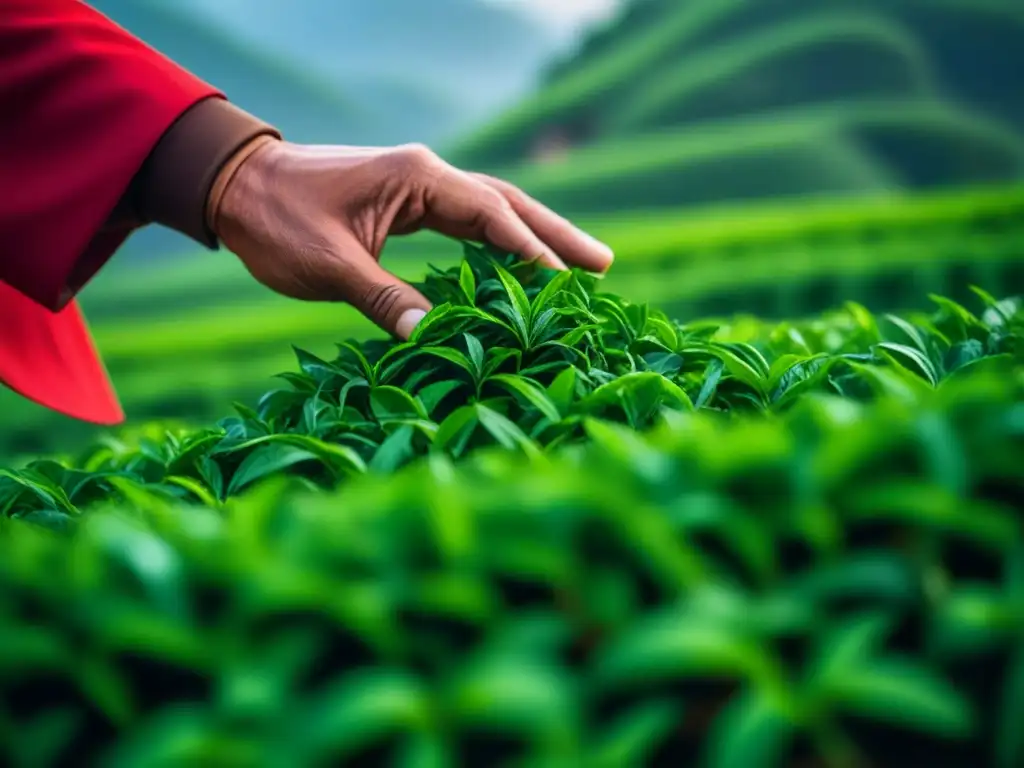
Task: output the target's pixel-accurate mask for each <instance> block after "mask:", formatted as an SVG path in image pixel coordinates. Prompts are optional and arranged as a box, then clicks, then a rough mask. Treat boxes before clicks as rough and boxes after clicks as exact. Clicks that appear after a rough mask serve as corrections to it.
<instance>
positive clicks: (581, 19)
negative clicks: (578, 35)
mask: <svg viewBox="0 0 1024 768" xmlns="http://www.w3.org/2000/svg"><path fill="white" fill-rule="evenodd" d="M489 2H493V3H500V4H503V5H512V6H518V7H520V8H522V9H523V10H524V11H528V12H529V13H530V14H531V15H532V16H534V17H536V18H537V19H540V20H541V21H543V22H544V23H545V24H548V25H550V26H551V27H553V28H554V29H556V30H558V31H559V32H574V31H576V30H578V29H579V28H580V27H581V26H583V25H585V24H587V23H590V22H593V21H600V20H602V19H605V18H608V17H609V16H610V15H611V14H612V13H613V12H614V11H615V9H616V8H617V7H618V6H619V4H620V2H621V0H489Z"/></svg>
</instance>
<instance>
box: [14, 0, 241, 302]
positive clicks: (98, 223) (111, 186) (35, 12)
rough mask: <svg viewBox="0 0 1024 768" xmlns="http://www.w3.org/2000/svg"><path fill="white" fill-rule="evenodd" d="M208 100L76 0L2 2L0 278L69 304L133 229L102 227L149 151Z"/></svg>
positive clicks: (207, 89)
mask: <svg viewBox="0 0 1024 768" xmlns="http://www.w3.org/2000/svg"><path fill="white" fill-rule="evenodd" d="M212 95H221V94H220V93H219V92H218V91H217V90H216V89H215V88H212V87H211V86H209V85H207V84H206V83H204V82H202V81H201V80H198V79H197V78H196V77H194V76H193V75H191V74H189V73H188V72H187V71H185V70H183V69H182V68H180V67H178V66H177V65H175V64H174V63H173V62H171V61H170V60H169V59H167V58H165V57H164V56H162V55H161V54H159V53H157V52H155V51H154V50H152V49H151V48H149V47H147V46H146V45H145V44H143V43H142V42H140V41H139V40H138V39H136V38H135V37H133V36H132V35H130V34H129V33H127V32H126V31H125V30H123V29H121V28H120V27H118V26H117V25H115V24H114V23H113V22H112V21H110V20H109V19H107V18H106V17H105V16H103V15H101V14H100V13H99V12H97V11H95V10H93V9H92V8H89V7H88V6H87V5H85V4H84V3H82V2H79V0H3V3H2V12H0V114H2V115H3V119H2V120H0V153H2V157H3V162H0V282H4V283H7V284H8V285H10V286H13V287H14V288H17V289H18V290H19V291H21V292H22V293H24V294H26V295H27V296H29V297H31V298H32V299H34V300H35V301H37V302H38V303H40V304H42V305H44V306H46V307H48V308H50V309H53V310H56V309H60V308H61V307H63V306H64V305H65V304H67V302H68V301H69V300H70V298H71V297H72V296H73V295H74V293H75V292H76V291H77V290H78V289H79V288H80V287H81V286H82V284H84V283H85V282H86V281H87V280H88V279H89V278H91V277H92V275H93V274H94V273H95V272H96V270H97V269H99V267H100V266H101V265H102V264H103V263H104V262H105V261H106V260H107V259H108V258H109V257H110V256H111V255H112V254H113V252H114V251H115V250H117V248H119V247H120V245H121V244H122V243H123V242H124V240H125V239H126V238H127V236H128V235H129V234H130V232H131V229H132V225H130V224H124V225H122V226H121V227H119V228H104V223H105V222H106V221H107V220H108V218H109V217H110V215H111V213H112V212H113V211H114V208H115V206H116V205H117V203H118V200H119V199H120V198H121V196H122V195H123V194H124V193H125V191H126V190H127V188H128V186H129V184H130V183H131V181H132V178H133V176H134V175H135V173H136V172H137V171H138V170H139V169H140V168H141V166H142V164H143V162H144V161H145V159H146V157H147V155H148V154H149V152H150V151H151V150H152V149H153V147H154V145H155V144H156V143H157V141H158V140H159V139H160V137H161V135H162V134H163V133H164V132H165V131H166V130H167V129H168V128H169V127H170V126H171V124H172V123H174V121H175V120H176V119H177V117H178V116H179V115H181V114H182V113H183V112H184V111H186V110H187V109H188V108H189V107H190V106H192V105H193V104H195V103H196V102H197V101H200V100H202V99H204V98H207V97H209V96H212Z"/></svg>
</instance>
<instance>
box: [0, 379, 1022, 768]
mask: <svg viewBox="0 0 1024 768" xmlns="http://www.w3.org/2000/svg"><path fill="white" fill-rule="evenodd" d="M1022 393H1024V381H1022V380H1021V377H1020V373H1019V371H1018V373H1017V375H1016V377H1015V378H1012V379H1011V378H1007V377H998V376H997V377H990V376H984V375H979V376H972V377H968V378H967V379H965V380H963V381H957V382H955V383H953V384H951V385H950V386H946V387H943V388H941V389H940V390H939V391H938V392H937V393H932V394H930V395H929V396H927V397H926V398H924V400H923V401H922V402H921V403H920V404H919V405H917V406H915V407H913V408H907V406H906V404H905V403H903V402H901V401H899V400H894V399H892V398H889V397H887V398H884V399H882V400H881V401H879V402H876V403H874V404H872V405H861V404H857V403H855V402H853V401H850V400H847V399H843V398H840V397H838V396H836V395H808V396H807V397H805V398H803V400H802V402H801V403H799V404H798V405H797V406H796V407H795V408H794V409H791V410H790V411H789V412H787V413H786V414H785V415H783V416H781V417H779V418H772V419H764V418H760V417H755V416H753V415H750V414H746V415H743V416H740V417H737V418H735V419H729V420H723V419H722V418H721V417H720V416H715V415H713V414H704V413H697V414H692V413H680V414H678V415H677V416H676V417H673V418H672V419H670V420H669V422H668V423H667V424H665V425H663V426H661V427H660V428H658V429H656V430H655V431H654V432H653V433H652V434H651V435H649V436H647V437H641V436H638V435H637V434H636V433H635V432H633V431H631V430H629V429H628V428H625V427H622V426H614V425H609V424H608V423H606V422H602V421H597V420H595V421H587V422H586V423H585V427H584V429H585V430H586V431H587V433H588V434H589V436H590V438H591V440H590V442H589V443H586V444H581V445H580V446H578V447H577V448H575V449H574V450H563V451H559V452H555V453H553V454H550V455H546V456H544V457H537V456H533V457H526V456H518V457H516V456H512V455H510V454H509V452H508V451H506V450H505V449H503V448H500V447H498V448H495V447H492V448H490V449H487V450H484V451H481V452H477V453H476V454H474V455H473V456H472V457H470V458H469V459H467V460H466V461H463V462H461V463H460V465H458V466H455V465H453V464H452V463H451V460H450V459H448V458H447V457H445V456H444V455H443V454H439V453H438V454H433V455H432V456H431V457H430V458H429V459H428V460H427V461H426V462H425V463H420V464H418V465H417V466H415V467H410V468H408V469H406V470H404V471H402V472H400V473H398V474H396V475H394V476H391V477H389V478H374V477H366V478H362V479H360V480H358V481H356V482H353V483H351V484H348V485H346V486H345V487H344V488H342V489H341V490H339V491H336V492H333V493H329V494H325V493H318V494H309V495H303V494H296V493H294V491H293V489H292V488H291V484H290V483H289V482H288V481H287V480H284V479H280V478H279V479H278V481H277V482H273V483H270V484H262V485H261V486H260V487H258V488H257V489H255V490H254V491H253V492H252V493H250V494H247V495H246V496H245V497H244V498H239V499H232V500H230V501H229V502H228V503H227V504H226V505H224V507H223V508H222V509H220V510H213V509H210V508H207V507H201V506H187V505H178V504H175V503H172V502H167V503H160V502H158V501H157V499H156V498H155V497H148V498H141V499H138V500H136V502H135V504H134V505H129V506H122V508H121V509H120V510H116V509H115V510H110V511H107V510H99V509H97V510H94V511H92V512H90V513H89V514H86V515H83V516H81V517H80V518H79V524H78V526H77V528H76V531H75V535H73V536H65V535H60V534H55V533H54V532H53V531H50V530H47V529H46V528H43V527H40V526H36V525H29V524H26V523H25V522H23V521H21V520H10V519H9V520H8V522H7V524H6V526H5V529H4V531H3V535H2V536H0V542H2V544H0V546H2V557H0V632H2V637H3V638H4V641H3V647H4V653H3V654H2V655H0V689H2V691H3V696H2V697H0V701H2V702H3V706H2V708H0V734H3V736H2V737H0V744H2V745H3V748H4V749H5V750H6V753H5V755H4V757H5V759H6V760H7V761H8V762H7V764H10V765H15V766H21V765H24V766H29V765H32V766H37V765H55V764H70V765H83V764H93V762H92V761H93V759H94V758H99V757H101V756H102V757H103V761H101V762H98V763H96V764H100V765H112V766H121V765H123V766H137V765H145V766H150V765H160V766H165V765H175V766H176V765H182V766H185V765H204V766H229V765H230V766H283V765H338V764H367V765H401V766H427V765H429V766H444V765H455V764H460V765H553V766H576V765H587V766H638V765H688V764H691V762H692V761H693V760H696V759H701V760H703V761H704V762H703V763H701V764H704V765H710V766H736V767H737V768H756V767H757V766H791V765H828V766H862V765H886V766H889V765H892V766H897V765H907V764H922V765H935V766H954V765H955V766H973V765H998V766H1003V767H1004V768H1010V767H1011V766H1016V765H1020V761H1021V759H1024V751H1022V747H1024V744H1022V741H1021V738H1020V729H1019V723H1020V719H1021V716H1022V715H1024V537H1022V533H1021V509H1022V506H1021V499H1022V498H1024V475H1022V472H1021V467H1024V410H1022V407H1024V406H1022V399H1021V395H1022ZM131 498H133V497H132V496H131V495H129V499H131ZM360 760H361V761H362V762H359V761H360ZM918 761H920V762H918Z"/></svg>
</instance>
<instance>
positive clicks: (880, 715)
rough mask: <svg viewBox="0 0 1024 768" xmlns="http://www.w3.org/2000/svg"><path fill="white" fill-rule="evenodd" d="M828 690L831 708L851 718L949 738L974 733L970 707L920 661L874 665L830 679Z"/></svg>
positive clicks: (883, 661)
mask: <svg viewBox="0 0 1024 768" xmlns="http://www.w3.org/2000/svg"><path fill="white" fill-rule="evenodd" d="M823 687H824V688H825V691H824V692H825V695H826V696H827V698H828V700H829V702H830V703H832V704H833V705H834V706H836V707H838V708H840V709H842V710H844V711H846V712H850V713H854V714H858V715H862V716H864V717H870V718H873V719H876V720H879V721H882V722H886V723H891V724H893V725H900V726H903V727H907V728H912V729H914V730H917V731H922V732H925V733H929V734H932V735H935V736H940V737H943V738H964V737H967V736H970V735H971V734H972V733H973V732H974V728H975V718H974V712H973V710H972V708H971V705H970V702H969V701H968V700H967V699H966V698H964V696H963V694H961V693H960V692H959V691H958V690H957V689H956V688H954V687H953V686H952V685H950V684H949V683H948V682H946V681H945V680H944V679H943V678H942V677H940V676H939V675H938V674H937V673H935V672H933V671H932V670H930V669H928V668H927V667H925V666H923V665H922V664H920V663H918V662H915V661H911V660H903V659H897V658H884V659H872V660H870V661H866V662H864V663H862V664H859V665H856V666H854V667H850V668H847V669H846V670H845V672H844V673H842V674H835V675H832V676H830V677H829V678H828V680H827V682H826V683H825V684H824V686H823Z"/></svg>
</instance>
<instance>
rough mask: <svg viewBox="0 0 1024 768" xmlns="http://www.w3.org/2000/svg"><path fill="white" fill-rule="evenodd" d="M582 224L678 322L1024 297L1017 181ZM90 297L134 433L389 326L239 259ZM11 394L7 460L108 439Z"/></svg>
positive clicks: (3, 431) (109, 276) (414, 269)
mask: <svg viewBox="0 0 1024 768" xmlns="http://www.w3.org/2000/svg"><path fill="white" fill-rule="evenodd" d="M582 224H583V226H585V228H586V229H588V231H591V232H593V233H594V234H595V235H597V236H598V237H600V238H602V239H603V240H605V241H606V242H608V243H609V244H610V245H612V247H613V248H614V249H615V251H616V254H617V259H616V266H615V269H614V270H612V272H611V274H610V275H609V276H608V278H607V279H606V281H605V282H604V283H603V285H604V286H606V287H607V289H609V290H611V291H614V292H615V293H618V294H621V295H628V296H632V297H636V298H638V299H642V300H644V301H645V302H647V303H649V304H651V305H652V306H654V307H658V308H661V309H664V310H666V311H669V312H670V314H672V315H674V316H677V317H691V316H694V315H699V316H707V315H717V316H721V315H731V314H734V313H737V312H739V313H745V314H749V313H753V314H757V315H760V316H764V317H767V318H798V317H803V316H807V315H808V314H810V313H815V312H820V311H823V310H826V309H828V308H830V307H835V306H840V305H841V304H842V303H843V302H844V301H847V300H854V301H857V302H859V303H862V304H864V305H865V306H867V307H868V308H869V309H871V310H873V311H892V310H899V311H905V310H924V309H927V307H928V305H929V302H928V299H927V295H928V294H929V293H937V294H940V295H944V296H948V297H950V298H953V299H954V300H956V301H959V302H970V301H971V299H972V298H973V297H972V294H971V293H970V292H969V291H968V290H967V288H966V286H967V285H968V284H974V285H979V286H982V287H984V288H985V289H986V290H988V291H990V292H993V293H996V294H1008V293H1017V292H1020V291H1021V289H1022V287H1024V188H1021V187H1019V186H1010V187H994V188H991V189H989V188H981V189H977V190H957V191H953V192H948V193H942V194H937V193H936V194H929V195H914V196H909V197H906V198H904V197H897V198H893V197H891V196H887V195H883V196H880V197H869V198H867V199H863V200H827V199H824V200H822V199H808V200H802V201H800V202H799V204H794V203H785V202H780V203H775V204H763V203H762V204H758V205H755V206H747V205H740V206H726V207H721V208H695V209H692V210H678V211H673V212H671V213H666V212H664V211H658V210H651V211H644V212H626V213H623V214H615V215H610V216H605V217H602V218H600V219H593V220H585V221H583V222H582ZM457 255H458V250H457V249H456V248H454V247H452V244H451V241H448V240H446V239H445V238H441V237H440V236H435V235H426V234H423V235H417V236H415V237H414V238H411V239H406V238H400V239H395V240H392V241H391V242H390V243H389V245H388V247H387V250H386V254H385V256H384V259H383V261H384V263H385V264H386V265H387V266H388V268H389V269H392V270H394V271H395V272H396V273H397V274H399V275H401V276H403V277H405V278H407V279H410V280H418V279H421V278H422V275H423V270H424V265H425V264H426V263H427V262H429V261H434V262H435V263H438V264H439V265H442V266H449V265H452V264H455V263H457ZM82 303H83V306H84V308H85V311H86V314H87V315H88V317H89V318H90V321H91V324H92V326H93V329H94V331H95V333H96V338H97V343H98V344H99V347H100V349H101V351H102V352H103V355H104V359H105V361H106V363H107V366H108V368H109V370H110V372H111V375H112V376H113V379H114V382H115V384H116V386H117V389H118V392H119V394H120V396H121V398H122V401H123V403H124V405H125V408H126V410H127V413H128V415H129V418H130V419H131V420H132V421H133V422H135V423H139V422H142V421H144V420H147V419H167V418H188V419H189V420H190V421H193V422H194V423H204V422H208V421H210V420H212V419H214V418H216V417H217V416H218V415H220V414H223V413H224V412H225V411H226V410H227V409H228V408H229V407H230V405H231V403H232V401H234V400H244V401H248V402H251V401H253V400H255V399H256V398H257V397H258V396H259V394H260V393H261V392H263V391H264V390H265V389H266V388H267V386H268V385H269V383H270V377H271V376H272V375H273V374H274V373H275V372H277V371H280V370H282V369H283V368H284V367H285V366H287V365H288V364H289V362H290V360H289V354H288V350H287V346H288V344H289V343H294V344H296V345H298V346H301V347H302V348H305V349H309V350H310V351H313V352H314V353H316V354H318V355H327V356H330V354H331V352H332V351H333V349H334V342H335V341H336V340H337V339H338V338H344V337H345V336H356V337H360V338H366V337H369V336H371V335H372V334H374V333H375V332H376V331H375V329H374V328H373V326H372V325H371V324H370V323H368V322H367V321H365V320H364V319H363V318H361V317H359V316H358V315H357V313H355V312H354V311H353V310H351V309H349V308H347V307H337V306H329V305H323V304H306V303H301V302H294V301H289V300H287V299H284V298H282V297H279V296H276V295H274V294H271V293H270V292H269V291H267V290H266V289H265V288H263V287H262V286H261V285H259V284H258V283H257V282H256V281H254V280H252V278H251V276H250V275H249V274H248V272H246V270H245V268H244V267H243V266H242V265H241V264H240V263H238V262H237V260H235V259H233V258H232V257H231V256H230V255H229V254H226V253H225V254H218V255H213V256H211V255H210V254H202V255H200V256H196V257H194V258H190V257H183V258H182V259H181V260H180V262H178V263H174V264H162V265H158V266H154V267H153V268H151V269H148V270H145V271H143V272H141V273H140V272H134V271H128V272H126V273H118V272H117V270H112V271H111V272H109V273H103V274H101V275H100V276H99V277H98V278H97V281H96V283H95V284H93V285H91V286H89V288H88V289H87V290H86V291H85V292H84V294H83V296H82ZM183 309H187V310H188V312H187V313H186V314H184V315H183V314H182V310H183ZM4 395H6V393H0V414H2V416H0V462H2V461H10V458H11V457H12V456H15V455H20V454H36V455H42V454H47V453H50V452H52V451H53V450H68V449H70V448H72V447H77V446H81V445H82V444H83V443H84V442H85V441H88V440H89V439H91V437H92V436H93V435H95V434H96V433H97V430H95V429H92V428H90V427H89V426H88V425H83V424H80V423H76V422H73V421H71V420H69V419H64V418H62V417H60V416H59V415H57V414H54V413H52V412H49V411H45V410H43V409H42V408H34V407H31V406H26V404H25V403H23V402H18V400H17V399H16V398H15V397H14V396H13V395H6V396H4Z"/></svg>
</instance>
